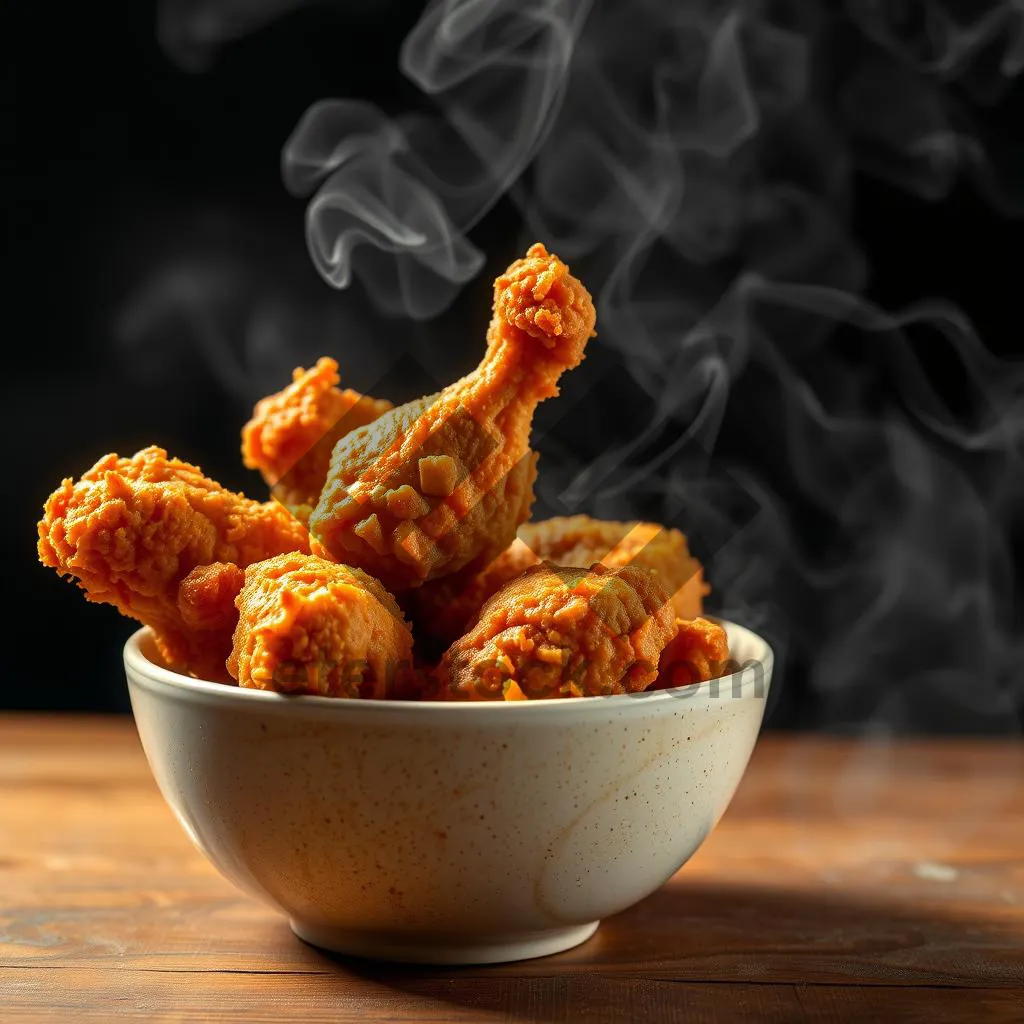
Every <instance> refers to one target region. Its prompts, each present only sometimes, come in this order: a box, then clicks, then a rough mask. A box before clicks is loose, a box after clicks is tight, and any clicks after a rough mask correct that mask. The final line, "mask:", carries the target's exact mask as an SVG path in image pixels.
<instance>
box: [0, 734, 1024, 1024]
mask: <svg viewBox="0 0 1024 1024" xmlns="http://www.w3.org/2000/svg"><path fill="white" fill-rule="evenodd" d="M1022 783H1024V744H1021V743H1013V744H1008V743H970V742H931V743H897V744H887V743H881V742H874V743H871V744H867V743H851V742H846V741H838V740H833V739H821V738H817V739H815V738H795V737H785V738H779V737H774V736H771V735H769V736H766V737H764V738H762V740H761V741H760V743H759V745H758V748H757V751H756V753H755V755H754V759H753V761H752V763H751V766H750V768H749V770H748V772H747V774H746V777H745V780H744V782H743V784H742V786H741V788H740V791H739V793H738V794H737V795H736V798H735V800H734V801H733V804H732V807H731V808H730V810H729V812H728V813H727V814H726V816H725V818H724V820H723V821H722V823H721V824H720V825H719V827H718V828H717V829H716V831H715V832H714V833H713V834H712V835H711V837H710V838H709V839H708V840H707V842H706V843H705V844H704V846H703V847H702V848H701V850H700V851H699V852H698V853H697V855H696V856H695V857H694V858H693V860H692V861H691V862H690V863H689V864H688V865H687V866H686V867H685V868H683V870H682V871H680V872H679V873H678V874H677V875H676V876H675V877H674V878H673V879H672V880H671V881H670V882H669V883H668V884H667V885H666V886H664V887H663V888H662V889H661V890H660V891H659V892H657V893H656V894H655V895H653V896H651V897H649V898H648V899H647V900H645V901H644V902H643V903H641V904H640V905H638V906H636V907H634V908H633V909H632V910H628V911H626V912H625V913H623V914H620V915H618V916H617V917H615V918H612V919H610V920H608V921H607V922H605V924H604V925H602V927H601V928H600V929H599V931H598V933H597V935H596V936H595V937H594V938H593V939H591V940H590V941H589V942H587V943H585V944H584V945H583V946H580V947H578V948H577V949H575V950H571V951H569V952H566V953H560V954H558V955H556V956H551V957H546V958H543V959H539V960H531V961H524V962H522V963H515V964H506V965H499V966H491V967H468V968H455V969H453V968H444V969H441V968H427V967H402V966H389V965H384V964H375V963H369V962H360V961H357V960H351V959H345V958H342V957H337V956H332V955H328V954H325V953H321V952H319V951H318V950H316V949H313V948H311V947H309V946H306V945H304V944H303V943H301V942H300V941H299V940H297V939H296V938H294V936H293V935H292V934H291V932H290V931H289V929H288V926H287V924H286V923H285V921H284V920H283V918H279V917H278V916H276V915H275V914H274V913H273V912H272V911H271V910H269V909H266V908H264V907H262V906H260V905H258V904H257V903H254V902H253V901H252V900H250V899H248V898H247V897H245V896H243V895H241V894H239V893H237V892H236V891H235V890H234V889H233V888H232V887H231V886H230V885H229V884H228V883H227V882H226V881H224V880H222V879H221V878H220V876H219V875H217V874H216V873H215V872H214V871H213V869H212V868H210V867H209V866H208V865H207V863H206V861H205V860H204V859H203V858H202V857H201V856H200V855H199V854H198V853H197V852H196V851H194V850H193V848H192V847H191V846H190V844H189V842H188V840H187V839H186V837H185V834H184V833H183V832H182V830H181V828H180V827H179V826H178V824H177V823H176V822H175V821H174V819H173V818H172V817H171V813H170V811H169V810H168V809H167V807H166V806H165V805H164V803H163V800H162V799H161V797H160V795H159V793H158V792H157V789H156V786H155V784H154V783H153V781H152V779H151V777H150V774H149V770H148V768H147V766H146V763H145V759H144V757H143V754H142V751H141V748H140V746H139V742H138V739H137V737H136V734H135V730H134V726H133V724H132V722H131V721H130V720H127V719H96V718H80V717H58V716H52V717H46V718H43V717H28V716H15V715H8V716H0V1020H2V1021H4V1022H5V1024H6V1022H9V1021H19V1020H39V1019H47V1020H58V1021H60V1020H67V1021H79V1020H91V1019H95V1020H103V1021H113V1020H122V1019H126V1018H128V1019H131V1018H136V1019H154V1018H159V1019H167V1020H187V1021H193V1020H210V1019H217V1020H220V1019H224V1020H237V1021H247V1022H249V1021H285V1020H293V1019H294V1020H303V1021H321V1020H322V1021H327V1020H331V1021H347V1020H352V1021H356V1020H358V1021H364V1022H375V1021H497V1020H507V1021H544V1022H546V1021H584V1022H601V1021H642V1020H653V1021H659V1022H660V1021H666V1022H669V1021H684V1020H685V1021H687V1022H700V1021H718V1020H722V1021H743V1020H768V1021H787V1022H789V1021H795V1020H805V1019H812V1020H826V1021H846V1020H855V1021H857V1020H864V1019H867V1018H868V1016H869V1015H875V1016H877V1017H878V1020H879V1021H896V1020H910V1021H922V1022H924V1021H927V1022H928V1024H935V1022H942V1021H979V1022H981V1021H1004V1020H1005V1021H1024V784H1022Z"/></svg>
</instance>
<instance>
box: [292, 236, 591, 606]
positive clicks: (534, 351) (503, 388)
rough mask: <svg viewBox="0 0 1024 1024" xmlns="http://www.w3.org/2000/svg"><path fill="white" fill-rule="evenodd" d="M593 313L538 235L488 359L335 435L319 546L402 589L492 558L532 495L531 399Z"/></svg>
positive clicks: (502, 311) (544, 393)
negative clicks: (440, 471)
mask: <svg viewBox="0 0 1024 1024" xmlns="http://www.w3.org/2000/svg"><path fill="white" fill-rule="evenodd" d="M594 315H595V314H594V306H593V302H592V301H591V298H590V295H589V293H588V292H587V290H586V288H584V287H583V285H582V284H580V282H579V281H577V280H576V279H575V278H573V277H572V276H571V275H570V274H569V271H568V267H566V266H565V264H564V263H562V261H561V260H559V259H558V257H556V256H553V255H551V254H549V253H548V252H547V250H546V249H545V248H544V247H543V246H542V245H539V244H538V245H534V246H532V247H531V248H530V250H529V252H528V253H527V255H526V256H525V257H524V258H523V259H520V260H517V261H516V262H515V263H513V264H512V266H510V267H509V269H508V271H507V272H506V273H505V274H502V275H501V276H500V277H498V279H497V280H496V281H495V296H494V316H493V318H492V320H491V325H490V328H489V330H488V347H487V353H486V355H485V356H484V359H483V361H482V362H481V364H480V366H479V367H478V368H477V369H476V370H475V371H474V372H473V373H471V374H469V375H468V376H466V377H464V378H463V379H462V380H460V381H456V382H455V383H454V384H452V385H450V386H449V387H447V388H445V389H444V391H442V392H441V393H440V394H439V395H432V396H428V397H426V398H423V399H420V400H419V401H417V402H412V403H409V404H408V405H404V406H400V407H399V408H397V409H394V410H392V411H391V412H389V413H387V414H386V415H384V416H382V417H381V418H380V419H379V420H376V421H375V422H374V423H371V424H370V425H368V426H367V427H364V428H362V429H360V430H356V431H353V432H352V433H350V434H348V435H346V436H345V437H343V438H342V439H341V440H340V441H339V442H338V444H337V445H336V447H335V449H334V453H333V455H332V457H331V465H330V470H329V473H328V479H327V484H326V486H325V487H324V489H323V492H322V494H321V496H320V501H319V503H318V504H317V507H316V509H315V510H314V511H313V514H312V515H311V517H310V520H309V522H310V528H311V531H312V533H313V534H314V536H315V537H316V541H317V543H316V545H315V550H317V551H318V552H320V553H322V554H324V555H325V557H330V558H333V559H335V560H337V561H342V562H346V563H348V564H352V565H358V566H361V567H362V568H364V569H365V570H366V571H367V572H370V573H372V574H373V575H374V576H376V577H378V578H379V579H380V580H381V581H382V582H383V583H384V584H385V585H387V586H388V587H390V588H391V589H393V590H395V591H401V590H408V589H411V588H413V587H417V586H419V585H421V584H422V583H423V582H424V581H426V580H430V579H436V578H438V577H440V576H444V575H447V574H449V573H453V572H456V571H458V570H460V569H464V568H466V567H467V566H472V567H475V568H481V567H483V566H485V565H486V564H487V563H488V562H490V561H491V560H492V559H493V558H495V557H496V556H497V555H498V554H499V553H500V552H501V551H502V550H504V549H505V548H506V547H507V546H508V545H509V543H510V542H511V541H512V539H513V538H514V536H515V530H516V527H517V526H518V525H519V523H521V522H523V521H524V520H525V519H526V517H527V516H528V514H529V509H530V506H531V504H532V500H533V480H534V478H535V475H536V467H535V456H534V454H533V453H532V452H531V451H530V448H529V433H530V425H531V422H532V419H533V412H534V409H535V408H536V405H537V403H538V402H539V401H541V400H542V399H544V398H548V397H550V396H551V395H554V394H557V392H558V388H557V381H558V378H559V377H560V375H561V374H562V373H563V372H564V371H565V370H567V369H570V368H572V367H573V366H575V365H577V364H578V363H579V361H580V360H581V359H582V358H583V349H584V346H585V345H586V342H587V340H588V339H589V338H590V337H591V336H592V334H593V326H594ZM439 457H446V459H447V460H448V461H447V462H446V463H445V469H444V475H443V478H439V477H438V475H437V474H436V472H435V471H436V468H437V461H436V460H437V459H438V458H439ZM424 460H427V461H426V462H425V463H424V464H422V465H421V463H423V461H424ZM424 480H426V481H428V483H427V485H426V486H424ZM449 483H451V484H452V487H451V490H450V491H448V493H443V492H444V491H447V490H448V484H449ZM407 489H408V490H407ZM410 492H414V494H415V497H416V499H418V500H416V501H414V500H413V499H412V497H410ZM435 492H442V493H435ZM371 517H375V520H373V521H371V522H368V520H370V519H371Z"/></svg>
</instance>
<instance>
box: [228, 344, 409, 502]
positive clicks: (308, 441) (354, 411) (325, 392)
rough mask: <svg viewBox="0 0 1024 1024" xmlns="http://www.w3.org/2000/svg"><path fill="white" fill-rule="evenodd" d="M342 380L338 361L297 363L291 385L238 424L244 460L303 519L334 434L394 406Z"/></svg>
mask: <svg viewBox="0 0 1024 1024" xmlns="http://www.w3.org/2000/svg"><path fill="white" fill-rule="evenodd" d="M340 380H341V378H340V377H339V376H338V364H337V362H336V361H335V360H333V359H330V358H328V357H326V356H325V357H323V358H322V359H320V360H318V361H317V364H316V366H314V367H312V368H311V369H308V370H305V369H303V368H302V367H301V366H300V367H297V368H296V369H295V371H294V372H293V374H292V382H291V384H289V385H288V386H287V387H286V388H284V389H283V390H281V391H279V392H277V393H276V394H273V395H268V396H267V397H266V398H261V399H260V400H259V401H258V402H257V403H256V407H255V408H254V409H253V413H252V419H250V420H249V422H248V423H246V425H245V426H244V427H243V428H242V461H243V462H244V463H245V465H246V466H248V468H249V469H258V470H259V471H260V473H261V474H262V476H263V479H264V480H265V481H266V482H267V485H268V486H270V487H272V488H273V489H274V495H275V497H277V498H278V500H279V501H281V503H282V504H284V505H286V506H287V507H288V508H289V509H290V510H291V511H292V512H293V513H294V514H295V515H297V516H298V518H300V519H302V520H303V521H306V520H308V519H309V513H310V511H311V510H312V508H313V506H314V505H316V503H317V499H318V498H319V497H320V491H321V490H322V489H323V486H324V481H325V480H326V479H327V467H328V466H329V465H330V461H331V452H332V451H333V450H334V446H335V444H337V442H338V439H339V438H341V437H343V436H344V435H345V434H347V433H348V432H349V431H351V430H356V429H358V428H359V427H362V426H365V425H366V424H367V423H372V422H373V421H374V420H375V419H378V418H379V417H380V416H383V415H384V413H386V412H387V411H388V410H389V409H391V408H392V405H391V403H390V402H388V401H386V400H385V399H382V398H371V397H369V396H368V395H361V394H360V393H359V392H358V391H353V390H352V389H351V388H346V389H345V390H341V389H340V388H339V387H338V384H339V383H340Z"/></svg>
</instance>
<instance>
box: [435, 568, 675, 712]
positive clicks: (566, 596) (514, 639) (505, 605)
mask: <svg viewBox="0 0 1024 1024" xmlns="http://www.w3.org/2000/svg"><path fill="white" fill-rule="evenodd" d="M674 633H675V620H674V616H673V612H672V604H671V602H670V601H669V599H668V595H667V594H666V593H665V591H664V589H663V588H662V587H661V585H660V584H659V583H658V581H657V580H656V579H655V576H654V573H652V572H651V571H650V570H648V569H640V568H637V567H635V566H625V567H624V568H622V569H609V568H607V567H606V566H603V565H595V566H594V567H593V568H592V569H590V570H580V569H573V568H565V567H561V566H554V565H550V564H547V563H544V564H542V565H537V566H534V567H532V568H530V569H527V570H526V572H524V573H522V574H521V575H520V576H517V577H516V578H515V579H514V580H512V582H511V583H508V584H506V585H505V586H504V587H503V588H502V589H501V590H499V591H498V592H497V593H496V594H494V596H493V597H491V598H490V599H489V600H488V601H487V602H486V603H485V604H484V606H483V608H481V609H480V616H479V618H478V620H477V622H476V624H475V625H474V626H473V627H472V628H471V629H470V630H469V632H468V633H466V634H465V635H464V636H462V637H460V638H459V639H458V640H456V641H455V643H454V644H452V646H451V647H450V648H449V649H448V650H447V651H446V652H445V655H444V657H443V658H442V659H441V664H440V666H439V668H438V674H437V678H438V693H437V696H438V697H439V698H440V699H442V700H444V699H447V700H502V699H506V700H515V699H522V698H524V697H525V698H527V699H538V698H544V697H580V696H587V697H590V696H597V695H599V694H612V693H632V692H636V691H638V690H643V689H645V688H646V687H647V686H649V685H650V684H651V683H652V682H654V680H655V679H656V678H657V675H658V662H659V659H660V658H661V654H662V651H663V650H664V648H665V646H666V645H667V644H668V643H669V641H670V640H671V639H672V637H673V635H674Z"/></svg>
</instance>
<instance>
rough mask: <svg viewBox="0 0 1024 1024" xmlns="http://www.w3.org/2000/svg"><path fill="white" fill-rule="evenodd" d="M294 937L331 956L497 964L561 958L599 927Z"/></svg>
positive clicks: (314, 929) (319, 930) (306, 931)
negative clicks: (494, 932)
mask: <svg viewBox="0 0 1024 1024" xmlns="http://www.w3.org/2000/svg"><path fill="white" fill-rule="evenodd" d="M290 923H291V926H292V931H293V932H295V934H296V935H297V936H298V937H299V938H300V939H302V940H303V941H304V942H308V943H309V944H310V945H312V946H319V947H320V948H321V949H329V950H331V951H332V952H334V953H345V954H347V955H349V956H359V957H366V958H368V959H371V960H394V961H399V962H403V963H413V964H496V963H503V962H506V961H510V960H529V959H530V958H531V957H535V956H548V955H550V954H551V953H561V952H562V951H563V950H565V949H572V948H573V946H578V945H580V943H582V942H586V941H587V939H589V938H590V936H591V935H593V934H594V932H596V931H597V926H598V924H600V922H599V921H591V922H590V923H589V924H580V925H573V926H572V927H570V928H550V929H545V930H543V931H535V932H506V933H499V934H497V935H480V936H471V935H465V934H461V935H437V934H434V935H429V936H423V937H422V938H417V937H415V936H409V937H408V938H402V937H399V936H387V935H381V934H373V933H367V932H359V931H351V930H349V929H347V928H333V927H331V926H330V925H322V924H310V923H308V922H305V921H295V920H292V921H291V922H290Z"/></svg>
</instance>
